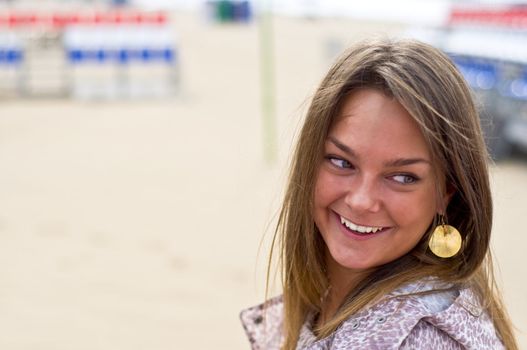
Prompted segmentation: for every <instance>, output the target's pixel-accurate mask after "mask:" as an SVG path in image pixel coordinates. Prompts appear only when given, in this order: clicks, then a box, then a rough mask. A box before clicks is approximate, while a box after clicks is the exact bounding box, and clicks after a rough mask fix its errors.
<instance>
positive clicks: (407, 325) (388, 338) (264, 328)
mask: <svg viewBox="0 0 527 350" xmlns="http://www.w3.org/2000/svg"><path fill="white" fill-rule="evenodd" d="M240 317H241V320H242V323H243V326H244V328H245V332H246V333H247V336H248V338H249V341H250V343H251V347H252V349H279V348H280V343H281V342H282V339H283V335H282V325H283V301H282V298H281V297H276V298H273V299H270V300H268V301H267V302H266V303H264V304H260V305H257V306H254V307H251V308H249V309H246V310H244V311H242V312H241V314H240ZM304 333H306V334H307V333H309V332H306V331H305V329H303V334H304ZM305 339H307V340H308V341H305V342H303V343H305V344H304V345H305V346H304V347H303V349H304V348H305V349H308V348H309V349H311V348H313V349H314V348H328V349H438V350H440V349H478V350H486V349H489V350H490V349H492V350H494V349H503V348H504V347H503V345H502V343H501V342H500V340H499V338H498V336H497V334H496V330H495V328H494V325H493V322H492V320H491V319H490V317H489V316H488V314H487V313H486V311H485V309H484V307H483V306H482V304H481V302H480V300H479V298H478V296H477V295H476V293H474V291H473V290H472V289H470V288H468V287H454V286H452V285H447V284H441V283H438V282H436V281H433V280H424V281H418V282H414V283H410V284H406V285H404V286H402V287H401V288H398V289H397V290H395V291H393V292H392V293H390V294H388V295H386V296H385V297H384V298H382V299H381V300H380V301H379V302H377V303H375V304H373V305H371V306H370V307H367V308H365V309H364V310H362V311H361V312H359V313H357V314H355V315H353V316H351V317H350V318H349V319H347V320H346V321H345V322H344V323H343V324H342V325H341V326H340V327H339V328H338V329H337V330H336V331H335V332H334V333H333V334H332V335H331V336H330V337H328V338H325V339H320V340H316V339H315V337H314V336H309V337H305Z"/></svg>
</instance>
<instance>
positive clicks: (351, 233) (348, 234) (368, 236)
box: [335, 213, 391, 241]
mask: <svg viewBox="0 0 527 350" xmlns="http://www.w3.org/2000/svg"><path fill="white" fill-rule="evenodd" d="M335 220H336V221H337V225H339V227H340V230H341V231H342V233H344V235H345V236H346V237H349V238H351V239H354V240H356V241H366V240H368V239H372V238H375V237H377V236H379V235H382V234H385V233H386V232H388V231H390V230H391V228H385V229H383V230H382V231H380V232H376V233H365V234H360V233H355V232H354V231H352V230H350V229H348V228H347V227H346V226H344V224H342V223H341V222H340V215H338V214H336V213H335Z"/></svg>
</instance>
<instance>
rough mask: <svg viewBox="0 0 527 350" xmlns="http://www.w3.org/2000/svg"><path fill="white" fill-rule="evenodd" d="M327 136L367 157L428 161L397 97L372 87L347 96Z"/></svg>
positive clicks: (422, 140)
mask: <svg viewBox="0 0 527 350" xmlns="http://www.w3.org/2000/svg"><path fill="white" fill-rule="evenodd" d="M329 136H330V137H332V138H336V139H338V140H339V141H340V142H342V143H344V144H345V145H347V146H348V147H350V148H351V149H353V150H354V151H355V152H357V153H358V154H359V155H360V154H363V155H364V156H366V155H367V156H368V157H369V158H371V157H373V156H377V157H382V158H390V157H420V158H425V159H427V160H430V152H429V149H428V145H427V143H426V140H425V138H424V136H423V133H422V131H421V129H420V128H419V125H418V124H417V122H416V121H415V120H414V119H413V118H412V116H411V115H410V114H409V113H408V111H406V109H405V108H404V107H403V106H402V105H401V104H400V103H399V102H397V100H395V99H394V98H392V97H389V96H387V95H385V94H384V93H383V92H381V91H379V90H376V89H361V90H357V91H354V92H353V93H351V94H350V95H349V96H347V97H346V98H345V100H344V101H343V103H342V106H341V108H340V110H339V113H338V115H337V116H336V118H335V120H334V121H333V124H332V126H331V128H330V130H329Z"/></svg>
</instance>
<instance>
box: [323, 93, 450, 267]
mask: <svg viewBox="0 0 527 350" xmlns="http://www.w3.org/2000/svg"><path fill="white" fill-rule="evenodd" d="M436 181H437V180H436V177H435V175H434V170H433V166H432V164H431V157H430V154H429V151H428V148H427V146H426V143H425V140H424V137H423V135H422V133H421V131H420V130H419V127H418V125H417V123H416V122H415V121H414V120H413V119H412V118H411V116H410V115H409V114H408V112H407V111H406V110H405V109H404V108H403V107H402V106H401V105H400V104H399V103H398V102H397V101H395V100H394V99H392V98H390V97H387V96H386V95H384V94H383V93H382V92H380V91H378V90H374V89H363V90H359V91H356V92H354V93H352V94H351V95H350V96H349V97H348V98H347V99H346V100H345V102H344V104H343V106H342V108H341V110H340V113H339V115H338V117H337V118H336V120H335V122H334V124H333V125H332V127H331V128H330V131H329V134H328V138H327V140H326V143H325V150H324V159H323V161H322V163H321V165H320V168H319V170H318V177H317V181H316V185H315V196H314V213H313V215H314V219H315V223H316V225H317V227H318V229H319V230H320V233H321V234H322V237H323V239H324V241H325V243H326V246H327V248H328V252H329V254H328V258H329V262H328V264H330V265H332V264H334V263H336V264H338V265H336V266H339V267H344V268H345V269H346V270H352V271H356V272H361V271H364V270H365V269H369V268H372V267H376V266H379V265H382V264H385V263H388V262H390V261H393V260H395V259H397V258H399V257H401V256H402V255H404V254H406V253H407V252H408V251H410V250H411V249H412V248H413V247H414V246H415V245H416V244H417V242H418V241H419V240H420V239H421V238H422V236H423V234H424V233H425V231H426V230H427V228H428V226H429V225H430V223H431V222H432V220H433V217H434V215H435V214H436V213H437V212H438V211H439V207H440V205H441V203H446V202H445V201H446V200H447V196H446V195H445V196H444V197H443V198H438V194H437V183H436Z"/></svg>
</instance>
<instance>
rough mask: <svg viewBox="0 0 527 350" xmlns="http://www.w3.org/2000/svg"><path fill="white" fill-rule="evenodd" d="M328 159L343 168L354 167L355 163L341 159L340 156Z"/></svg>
mask: <svg viewBox="0 0 527 350" xmlns="http://www.w3.org/2000/svg"><path fill="white" fill-rule="evenodd" d="M328 159H329V161H330V162H331V164H333V165H335V166H336V167H338V168H343V169H351V168H353V165H352V164H351V163H350V162H348V161H347V160H345V159H340V158H335V157H328Z"/></svg>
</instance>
